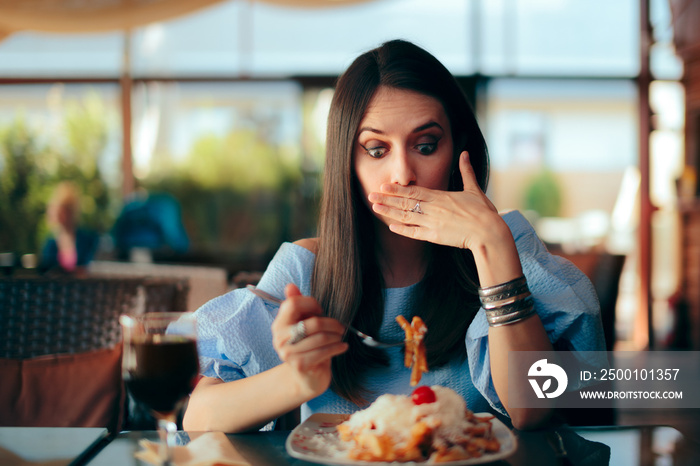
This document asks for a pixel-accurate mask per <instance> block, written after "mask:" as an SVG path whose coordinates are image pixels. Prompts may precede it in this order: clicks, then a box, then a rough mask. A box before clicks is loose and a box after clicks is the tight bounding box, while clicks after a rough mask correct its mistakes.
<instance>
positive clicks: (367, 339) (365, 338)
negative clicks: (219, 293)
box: [246, 285, 404, 348]
mask: <svg viewBox="0 0 700 466" xmlns="http://www.w3.org/2000/svg"><path fill="white" fill-rule="evenodd" d="M246 288H247V289H248V290H249V291H250V292H252V293H253V294H255V295H256V296H258V297H260V298H262V299H263V300H264V301H267V302H269V303H272V304H282V300H281V299H279V298H277V297H276V296H272V295H271V294H270V293H267V292H265V291H263V290H261V289H259V288H257V287H256V286H255V285H246ZM346 327H347V329H348V330H350V331H351V332H352V333H354V334H355V335H357V336H358V337H360V339H361V340H362V343H364V344H365V345H367V346H371V347H372V348H391V347H394V346H403V344H404V342H403V341H398V342H394V343H388V342H383V341H379V340H375V339H374V338H373V337H371V336H369V335H367V334H366V333H363V332H360V331H359V330H357V329H356V328H354V327H351V326H350V325H347V326H346Z"/></svg>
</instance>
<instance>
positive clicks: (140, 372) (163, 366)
mask: <svg viewBox="0 0 700 466" xmlns="http://www.w3.org/2000/svg"><path fill="white" fill-rule="evenodd" d="M131 347H132V348H133V353H132V354H133V357H134V360H133V361H130V362H129V363H128V364H125V371H124V381H125V383H126V387H127V388H128V390H129V391H130V392H131V394H132V395H133V397H134V398H135V399H136V401H138V402H140V403H143V404H144V405H146V406H148V407H149V408H150V409H152V410H154V411H157V412H160V413H171V412H174V411H175V410H176V409H177V408H178V407H179V406H178V404H179V403H180V402H181V401H182V400H184V399H185V397H187V395H189V394H190V392H191V391H192V389H193V388H194V383H195V379H196V377H197V374H198V373H199V361H198V360H197V343H196V341H194V340H192V339H189V338H185V337H182V336H179V335H155V336H154V337H147V339H146V340H135V341H132V342H131ZM125 357H128V356H127V355H126V354H125Z"/></svg>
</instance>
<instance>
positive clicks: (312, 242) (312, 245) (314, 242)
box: [294, 238, 318, 254]
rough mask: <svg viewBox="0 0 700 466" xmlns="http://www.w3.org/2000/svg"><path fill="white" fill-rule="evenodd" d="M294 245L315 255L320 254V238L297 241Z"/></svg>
mask: <svg viewBox="0 0 700 466" xmlns="http://www.w3.org/2000/svg"><path fill="white" fill-rule="evenodd" d="M294 244H296V245H297V246H301V247H302V248H305V249H308V250H309V251H311V252H313V253H314V254H316V252H318V238H304V239H300V240H298V241H295V242H294Z"/></svg>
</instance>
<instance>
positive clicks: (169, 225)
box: [112, 189, 189, 261]
mask: <svg viewBox="0 0 700 466" xmlns="http://www.w3.org/2000/svg"><path fill="white" fill-rule="evenodd" d="M112 236H113V237H114V246H115V249H116V251H117V257H118V258H119V259H121V260H126V259H130V260H132V261H136V260H144V259H142V258H141V257H142V256H145V261H151V260H152V254H153V253H154V252H163V253H165V254H168V253H176V254H183V253H185V252H187V250H188V249H189V238H188V236H187V231H185V227H184V225H183V224H182V215H181V210H180V204H179V203H178V201H177V199H175V198H174V197H173V196H171V195H170V194H167V193H148V192H147V191H145V190H143V189H142V190H139V191H136V192H135V193H134V195H133V196H132V197H131V198H130V200H128V201H127V202H126V204H124V208H123V209H122V211H121V213H120V214H119V217H117V220H116V222H115V223H114V227H113V228H112ZM138 253H143V254H141V255H139V254H138Z"/></svg>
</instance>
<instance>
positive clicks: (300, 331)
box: [288, 320, 306, 345]
mask: <svg viewBox="0 0 700 466" xmlns="http://www.w3.org/2000/svg"><path fill="white" fill-rule="evenodd" d="M289 333H290V335H291V337H290V338H289V341H288V343H289V344H290V345H293V344H295V343H299V342H300V341H301V340H303V339H304V338H306V324H305V323H304V321H303V320H300V321H299V322H297V323H296V324H294V325H292V327H291V328H290V329H289Z"/></svg>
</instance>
